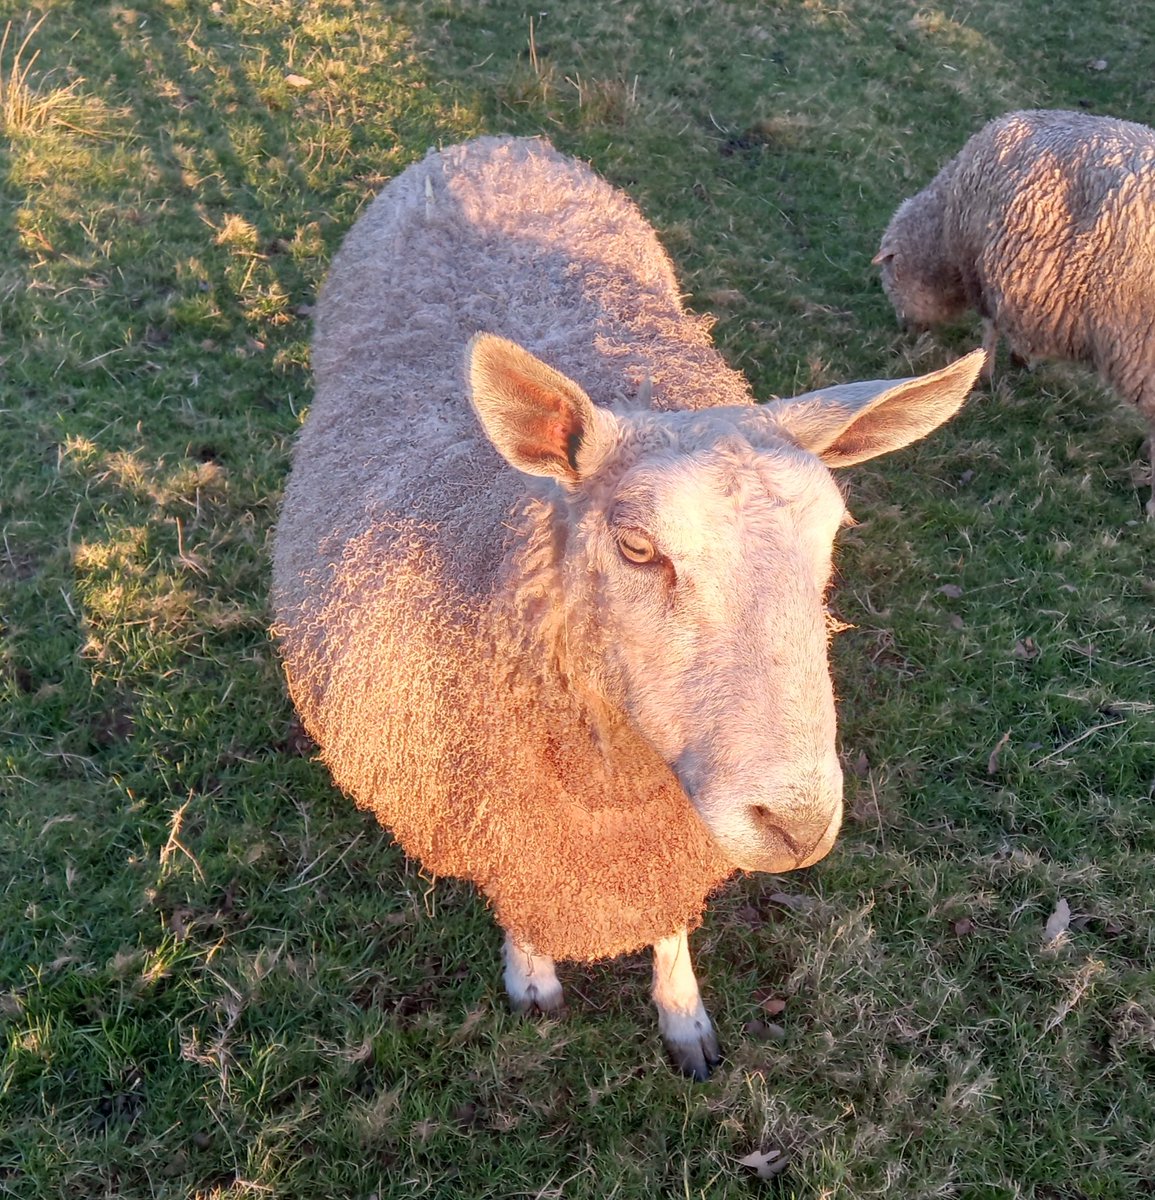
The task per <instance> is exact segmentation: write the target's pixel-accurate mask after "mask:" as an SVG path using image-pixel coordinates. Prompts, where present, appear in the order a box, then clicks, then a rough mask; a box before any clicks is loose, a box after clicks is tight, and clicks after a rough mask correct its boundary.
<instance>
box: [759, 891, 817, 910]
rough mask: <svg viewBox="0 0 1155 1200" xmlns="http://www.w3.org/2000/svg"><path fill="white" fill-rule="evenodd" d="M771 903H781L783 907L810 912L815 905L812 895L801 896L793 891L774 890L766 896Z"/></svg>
mask: <svg viewBox="0 0 1155 1200" xmlns="http://www.w3.org/2000/svg"><path fill="white" fill-rule="evenodd" d="M766 899H767V900H769V901H770V903H771V904H779V905H781V906H782V907H783V908H792V909H793V910H794V911H795V912H809V911H810V909H812V908H813V907H814V898H813V897H812V896H799V895H795V894H793V893H791V892H773V893H771V894H770V895H769V896H767V897H766Z"/></svg>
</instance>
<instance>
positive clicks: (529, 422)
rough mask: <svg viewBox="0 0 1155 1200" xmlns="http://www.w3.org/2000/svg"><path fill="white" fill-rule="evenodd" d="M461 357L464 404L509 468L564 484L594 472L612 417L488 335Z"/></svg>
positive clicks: (567, 382)
mask: <svg viewBox="0 0 1155 1200" xmlns="http://www.w3.org/2000/svg"><path fill="white" fill-rule="evenodd" d="M466 355H467V369H468V375H469V401H470V403H471V404H472V405H473V410H474V412H476V413H477V416H478V419H479V420H480V421H481V427H482V428H483V429H484V430H485V435H486V437H488V438H489V440H490V442H492V443H493V446H494V449H496V450H497V452H498V453H499V454H500V455H501V456H502V458H504V459H505V461H506V462H508V463H509V464H510V466H512V467H516V468H517V469H518V470H519V471H524V472H525V473H526V474H527V475H544V476H547V477H549V478H552V479H556V480H558V481H559V482H561V483H568V484H575V483H578V482H580V480H581V479H582V477H583V476H585V475H588V474H590V473H591V472H592V471H593V470H594V469H595V468H596V466H597V463H598V462H599V461H600V460H601V457H602V453H603V451H604V447H605V445H606V444H607V442H608V440H609V439H610V438H611V437H612V431H613V426H614V424H615V421H614V417H613V415H612V414H611V413H608V412H606V410H605V409H602V408H598V407H597V406H596V405H595V404H594V403H593V401H591V400H590V398H589V397H588V396H587V395H586V394H585V392H583V391H582V389H581V388H580V387H578V385H577V384H576V383H574V381H573V380H572V379H568V378H566V376H565V375H563V374H562V373H561V372H560V371H555V370H554V369H553V367H550V366H547V365H546V364H545V363H543V362H542V361H541V359H539V358H535V357H534V356H533V355H532V354H530V353H529V351H528V350H523V349H522V348H521V347H520V346H519V345H517V343H516V342H510V341H507V340H506V339H505V338H500V337H495V336H494V335H493V334H491V333H479V334H477V335H476V336H475V337H474V338H472V339H471V341H470V343H469V347H468V349H467V351H466Z"/></svg>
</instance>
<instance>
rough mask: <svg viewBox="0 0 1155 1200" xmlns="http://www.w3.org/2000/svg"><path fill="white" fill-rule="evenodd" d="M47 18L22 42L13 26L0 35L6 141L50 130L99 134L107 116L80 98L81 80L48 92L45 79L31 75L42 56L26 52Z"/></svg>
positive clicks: (1, 126) (1, 120) (0, 127)
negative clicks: (7, 138) (8, 138)
mask: <svg viewBox="0 0 1155 1200" xmlns="http://www.w3.org/2000/svg"><path fill="white" fill-rule="evenodd" d="M48 16H49V14H48V13H45V14H44V15H43V16H42V17H41V18H40V19H39V20H38V21H37V22H36V23H35V24H34V25H33V26H32V27H31V28H30V29H29V30H28V32H27V33H26V34H25V35H24V36H23V38H21V37H20V34H19V33H18V32H17V31H16V30H15V28H14V26H13V24H12V22H11V21H7V22H6V23H5V25H4V32H3V33H2V34H0V132H2V133H4V134H5V135H6V136H8V137H10V138H20V137H31V136H33V135H34V134H37V133H41V132H43V131H45V130H51V129H66V130H69V131H71V132H73V133H84V134H89V135H100V134H101V133H102V132H103V126H104V121H105V119H106V116H107V113H106V110H105V108H104V106H103V105H102V104H101V103H100V102H99V101H98V100H96V99H95V98H94V97H92V96H85V95H84V94H82V93H81V91H80V88H81V85H82V84H83V83H84V80H83V79H81V78H78V79H73V80H71V81H70V82H68V83H66V84H63V85H62V86H60V87H51V86H49V85H48V80H47V76H45V75H40V76H38V75H37V74H35V73H34V70H33V68H34V67H35V66H36V61H37V59H38V58H39V57H40V51H39V50H33V51H32V53H31V54H29V53H28V51H29V47H30V45H31V42H32V39H33V38H34V37H35V36H36V34H37V33H39V31H40V27H41V26H42V25H43V24H44V22H45V21H46V20H47V19H48ZM9 51H10V53H9Z"/></svg>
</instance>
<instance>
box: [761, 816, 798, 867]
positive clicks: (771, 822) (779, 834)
mask: <svg viewBox="0 0 1155 1200" xmlns="http://www.w3.org/2000/svg"><path fill="white" fill-rule="evenodd" d="M750 815H751V816H752V817H753V818H754V825H755V828H757V829H761V830H763V831H764V832H766V833H771V834H773V835H774V836H775V837H776V838H779V839H780V840H781V842H782V843H783V845H785V847H786V848H787V850H789V851H790V853H791V854H793V855H794V857H795V858H798V859H801V858H802V852H801V850H800V849H799V846H798V843H797V842H796V841H795V840H794V839H793V838H792V837H791V836H790V834H788V833H787V832H786V830H785V829H783V828H782V826H781V825H779V824H778V822H777V818H776V814H775V813H774V812H773V811H772V810H771V809H769V808H767V807H766V805H765V804H751V805H750Z"/></svg>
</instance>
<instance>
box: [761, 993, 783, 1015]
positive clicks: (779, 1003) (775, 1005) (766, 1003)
mask: <svg viewBox="0 0 1155 1200" xmlns="http://www.w3.org/2000/svg"><path fill="white" fill-rule="evenodd" d="M759 1007H760V1008H761V1009H762V1011H763V1012H764V1013H765V1014H766V1015H767V1016H768V1017H776V1016H777V1015H778V1014H779V1013H780V1012H785V1010H786V1001H785V1000H783V999H781V997H779V996H768V997H767V998H766V999H765V1000H763V1001H762V1003H761V1004H760V1005H759Z"/></svg>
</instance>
